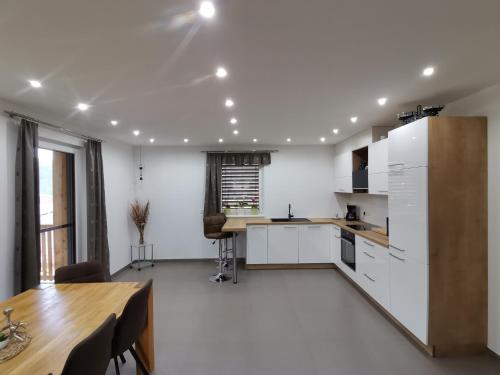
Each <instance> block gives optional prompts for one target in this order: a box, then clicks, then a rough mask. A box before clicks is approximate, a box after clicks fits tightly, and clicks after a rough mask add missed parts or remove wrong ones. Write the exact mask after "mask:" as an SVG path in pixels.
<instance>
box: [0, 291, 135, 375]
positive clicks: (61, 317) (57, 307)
mask: <svg viewBox="0 0 500 375" xmlns="http://www.w3.org/2000/svg"><path fill="white" fill-rule="evenodd" d="M142 285H143V284H142V283H136V282H113V283H86V284H45V285H44V284H42V285H41V286H39V287H38V288H34V289H30V290H28V291H26V292H24V293H21V294H18V295H16V296H14V297H12V298H10V299H8V300H6V301H3V302H0V310H1V311H3V310H4V309H6V308H8V307H11V308H13V309H14V312H13V313H12V319H13V320H15V321H19V320H21V321H23V322H26V323H27V329H26V332H27V333H28V334H29V335H30V336H31V337H32V341H31V343H30V344H29V345H28V346H27V347H26V348H25V349H24V350H23V351H22V352H21V353H19V354H18V355H17V356H15V357H13V358H11V359H9V360H7V361H6V362H3V363H0V374H9V375H28V374H29V375H39V374H40V375H48V374H53V375H56V374H60V373H61V372H62V370H63V368H64V364H65V362H66V359H67V358H68V355H69V353H70V352H71V350H72V349H73V348H74V347H75V346H76V345H77V344H78V343H79V342H81V341H82V340H83V339H85V338H86V337H88V336H89V335H90V334H91V333H92V332H93V331H94V330H95V329H96V328H98V327H99V326H100V325H101V324H102V323H103V322H104V321H105V320H106V318H107V317H108V316H109V315H110V314H112V313H114V314H116V316H117V318H118V317H120V315H121V314H122V312H123V309H124V307H125V305H126V303H127V301H128V300H129V299H130V297H131V296H132V295H133V294H134V293H136V292H137V291H138V290H139V288H141V287H142ZM3 325H4V324H2V326H3Z"/></svg>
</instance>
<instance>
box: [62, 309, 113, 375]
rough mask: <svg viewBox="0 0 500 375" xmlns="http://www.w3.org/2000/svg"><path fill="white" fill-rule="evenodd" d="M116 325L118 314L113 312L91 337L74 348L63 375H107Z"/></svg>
mask: <svg viewBox="0 0 500 375" xmlns="http://www.w3.org/2000/svg"><path fill="white" fill-rule="evenodd" d="M115 326H116V315H115V314H111V315H110V316H109V317H108V318H107V319H106V321H105V322H104V323H103V324H101V326H100V327H99V328H97V329H96V330H95V331H94V332H93V333H92V334H91V335H90V336H89V337H87V338H86V339H85V340H83V341H82V342H80V343H79V344H78V345H77V346H75V347H74V348H73V350H72V351H71V352H70V353H69V356H68V359H67V360H66V363H65V364H64V368H63V371H62V375H89V374H92V375H105V374H106V370H107V369H108V365H109V357H110V355H111V343H112V341H113V334H114V330H115Z"/></svg>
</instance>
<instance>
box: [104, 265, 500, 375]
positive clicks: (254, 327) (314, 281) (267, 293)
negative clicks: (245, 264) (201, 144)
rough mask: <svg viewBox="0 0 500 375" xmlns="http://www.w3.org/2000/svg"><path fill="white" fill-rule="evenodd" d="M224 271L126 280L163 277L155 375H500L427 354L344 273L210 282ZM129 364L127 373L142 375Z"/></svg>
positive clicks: (157, 271) (198, 269)
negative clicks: (361, 293)
mask: <svg viewBox="0 0 500 375" xmlns="http://www.w3.org/2000/svg"><path fill="white" fill-rule="evenodd" d="M214 271H215V268H214V264H213V262H208V261H207V262H174V263H160V264H157V266H156V267H155V268H148V269H144V270H142V271H140V272H138V271H136V270H127V271H125V272H123V273H121V274H120V275H119V276H118V277H117V281H141V280H146V279H148V278H152V279H153V280H154V296H155V336H156V337H155V342H156V371H155V374H157V375H160V374H161V375H167V374H168V375H198V374H200V375H201V374H203V375H225V374H231V375H281V374H283V375H295V374H297V375H323V374H325V375H327V374H328V375H364V374H367V375H379V374H380V375H382V374H383V375H393V374H394V375H423V374H425V375H427V374H428V375H447V374H459V375H466V374H467V375H469V374H470V375H472V374H474V375H479V374H480V375H489V374H492V375H493V374H495V375H499V374H500V360H499V359H497V358H496V357H493V356H492V355H482V356H477V357H467V358H450V359H432V358H429V357H428V356H426V355H424V354H422V353H421V352H420V351H419V350H418V349H416V348H415V346H414V345H412V344H411V343H410V342H409V341H408V340H407V339H406V338H405V337H404V336H403V335H402V334H401V333H400V332H399V331H398V330H397V329H396V328H394V327H393V325H392V324H390V323H389V322H388V321H387V320H386V319H385V318H384V317H383V316H382V315H381V314H380V313H379V312H378V311H377V310H376V309H375V308H374V307H373V306H372V305H370V303H368V302H367V301H366V300H365V299H364V298H363V296H361V295H360V293H358V292H357V291H356V290H355V289H354V288H353V287H352V286H351V285H350V284H349V283H348V282H347V281H346V280H344V279H343V278H342V277H341V276H340V275H339V274H338V273H337V271H335V270H286V271H246V270H241V271H240V278H239V284H237V285H233V283H232V282H226V283H224V284H222V285H217V284H212V283H209V282H208V276H209V275H210V274H211V273H213V272H214ZM127 359H128V360H127V363H126V364H125V365H123V366H122V367H121V373H122V375H132V374H135V370H134V369H135V367H134V361H133V359H132V358H131V356H130V355H128V356H127ZM108 374H110V375H111V374H114V366H113V365H112V363H110V367H109V369H108Z"/></svg>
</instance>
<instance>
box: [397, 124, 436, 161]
mask: <svg viewBox="0 0 500 375" xmlns="http://www.w3.org/2000/svg"><path fill="white" fill-rule="evenodd" d="M428 121H429V119H428V118H423V119H420V120H417V121H415V122H412V123H411V124H408V125H404V126H401V127H399V128H396V129H394V130H391V131H390V132H389V143H388V145H389V146H388V149H389V153H388V155H389V162H388V165H389V166H397V165H399V166H402V167H403V168H413V167H425V166H427V165H428V164H429V155H428Z"/></svg>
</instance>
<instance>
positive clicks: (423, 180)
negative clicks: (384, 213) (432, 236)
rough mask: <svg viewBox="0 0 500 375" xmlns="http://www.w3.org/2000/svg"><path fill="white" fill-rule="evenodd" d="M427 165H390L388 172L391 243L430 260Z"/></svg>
mask: <svg viewBox="0 0 500 375" xmlns="http://www.w3.org/2000/svg"><path fill="white" fill-rule="evenodd" d="M427 169H428V168H427V167H418V168H401V166H391V167H390V172H389V199H388V203H389V219H390V236H389V241H390V247H391V249H393V250H395V251H397V252H399V253H400V254H401V255H404V256H405V257H408V258H411V259H414V260H416V261H417V262H420V263H423V264H428V263H429V251H428V207H427V206H428V200H427V198H428V189H427V185H428V175H427Z"/></svg>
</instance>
